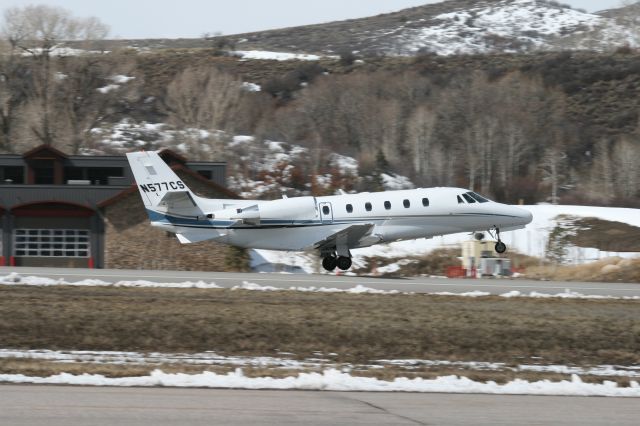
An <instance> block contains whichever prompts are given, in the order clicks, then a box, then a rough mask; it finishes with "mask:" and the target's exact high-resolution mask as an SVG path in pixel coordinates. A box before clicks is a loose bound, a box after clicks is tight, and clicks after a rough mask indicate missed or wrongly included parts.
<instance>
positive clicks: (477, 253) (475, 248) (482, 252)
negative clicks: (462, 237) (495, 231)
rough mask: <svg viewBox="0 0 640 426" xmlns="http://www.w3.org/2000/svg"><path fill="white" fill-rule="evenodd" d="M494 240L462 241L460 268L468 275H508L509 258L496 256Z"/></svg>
mask: <svg viewBox="0 0 640 426" xmlns="http://www.w3.org/2000/svg"><path fill="white" fill-rule="evenodd" d="M495 244H496V241H491V240H469V241H463V242H462V268H463V269H464V270H466V271H467V276H468V277H478V278H480V277H483V276H494V277H497V276H509V275H511V260H510V259H507V258H502V257H496V252H495V251H494V246H495Z"/></svg>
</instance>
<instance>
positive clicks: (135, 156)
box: [127, 151, 532, 271]
mask: <svg viewBox="0 0 640 426" xmlns="http://www.w3.org/2000/svg"><path fill="white" fill-rule="evenodd" d="M127 158H128V160H129V164H130V165H131V169H132V171H133V174H134V176H135V179H136V182H137V184H138V190H139V191H140V195H141V196H142V201H143V202H144V205H145V208H146V209H147V213H148V214H149V218H150V220H151V225H153V226H156V227H158V228H160V229H163V230H165V231H168V232H172V233H175V234H176V236H177V237H178V239H179V240H180V242H181V243H183V244H186V243H194V242H199V241H205V240H214V241H217V242H221V243H225V244H231V245H234V246H238V247H244V248H257V249H268V250H287V251H316V252H318V253H320V255H321V257H322V259H323V260H322V266H323V267H324V268H325V269H326V270H328V271H333V270H334V269H335V268H336V267H338V268H340V269H342V270H347V269H349V268H350V267H351V251H350V250H351V249H356V248H361V247H368V246H371V245H374V244H380V243H389V242H393V241H402V240H411V239H416V238H431V237H434V236H437V235H445V234H455V233H459V232H482V231H488V232H489V233H495V236H496V238H497V240H498V242H497V243H496V245H495V250H496V251H497V252H498V253H504V252H505V251H506V245H505V244H504V243H503V242H502V241H501V239H500V232H501V231H512V230H515V229H521V228H524V226H525V225H527V224H528V223H530V222H531V220H532V215H531V213H529V212H528V211H526V210H523V209H519V208H517V207H513V206H509V205H505V204H499V203H496V202H493V201H490V200H488V199H486V198H484V197H482V196H480V195H478V194H476V193H475V192H472V191H469V190H466V189H460V188H426V189H411V190H403V191H385V192H375V193H369V192H364V193H359V194H341V195H333V196H327V197H312V196H308V197H296V198H286V197H284V198H283V199H280V200H273V201H256V200H229V199H208V198H202V197H199V196H197V195H195V194H194V193H193V192H192V191H191V190H190V189H189V188H188V187H187V186H186V185H185V184H184V182H182V180H180V178H179V177H178V176H177V175H176V174H175V173H174V172H173V170H171V168H170V167H169V166H168V165H167V164H166V163H165V162H164V161H163V160H162V158H160V156H159V155H158V153H157V152H153V151H142V152H134V153H129V154H127Z"/></svg>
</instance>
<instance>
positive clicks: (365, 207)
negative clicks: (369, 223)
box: [364, 203, 371, 212]
mask: <svg viewBox="0 0 640 426" xmlns="http://www.w3.org/2000/svg"><path fill="white" fill-rule="evenodd" d="M364 209H365V210H366V211H368V212H370V211H371V203H365V205H364Z"/></svg>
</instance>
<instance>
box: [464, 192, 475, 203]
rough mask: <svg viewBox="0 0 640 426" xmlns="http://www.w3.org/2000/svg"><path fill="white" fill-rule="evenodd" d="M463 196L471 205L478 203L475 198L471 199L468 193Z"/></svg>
mask: <svg viewBox="0 0 640 426" xmlns="http://www.w3.org/2000/svg"><path fill="white" fill-rule="evenodd" d="M462 196H463V197H464V199H465V200H467V203H469V204H471V203H475V202H476V200H475V198H473V197H471V193H470V192H467V193H466V194H462Z"/></svg>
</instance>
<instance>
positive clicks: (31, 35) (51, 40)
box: [2, 5, 108, 145]
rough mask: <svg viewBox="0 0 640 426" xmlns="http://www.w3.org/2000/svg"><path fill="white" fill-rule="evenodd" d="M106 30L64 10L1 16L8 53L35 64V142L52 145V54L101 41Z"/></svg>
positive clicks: (93, 20)
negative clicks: (19, 53) (67, 45)
mask: <svg viewBox="0 0 640 426" xmlns="http://www.w3.org/2000/svg"><path fill="white" fill-rule="evenodd" d="M107 33H108V27H107V26H106V25H104V24H103V23H101V22H100V21H99V20H98V19H97V18H87V19H78V18H74V17H73V16H72V15H71V12H69V11H68V10H66V9H63V8H59V7H51V6H45V5H38V6H25V7H22V8H20V7H14V8H9V9H7V10H6V11H5V13H4V22H3V24H2V35H3V39H5V40H7V41H8V42H9V44H10V46H11V50H12V52H15V51H22V52H25V53H27V54H29V55H30V56H31V57H32V58H33V59H34V61H35V62H36V63H37V64H38V76H37V84H35V85H34V88H35V89H36V90H35V92H34V95H35V97H37V98H39V100H40V102H39V103H40V105H39V108H40V115H41V116H40V117H38V118H39V119H38V120H36V123H34V124H33V125H32V130H33V132H34V133H35V134H36V136H37V138H38V139H39V140H40V141H41V142H42V143H45V144H49V145H50V144H53V142H54V139H55V134H54V127H53V126H52V122H51V108H52V104H51V101H50V99H51V94H52V87H51V83H52V81H53V79H54V78H55V70H54V69H53V63H52V54H53V52H54V51H55V50H56V49H59V48H61V47H63V46H64V45H65V43H66V42H67V41H71V40H83V41H87V40H91V39H98V38H104V37H105V36H106V35H107ZM34 118H35V117H34Z"/></svg>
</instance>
